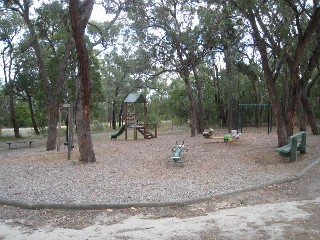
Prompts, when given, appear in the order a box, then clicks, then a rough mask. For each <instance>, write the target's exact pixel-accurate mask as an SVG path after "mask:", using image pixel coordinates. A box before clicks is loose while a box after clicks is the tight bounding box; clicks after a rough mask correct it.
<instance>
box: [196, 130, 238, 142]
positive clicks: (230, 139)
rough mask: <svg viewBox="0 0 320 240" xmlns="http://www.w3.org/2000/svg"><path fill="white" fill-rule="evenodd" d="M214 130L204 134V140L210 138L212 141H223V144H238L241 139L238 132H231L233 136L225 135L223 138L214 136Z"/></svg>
mask: <svg viewBox="0 0 320 240" xmlns="http://www.w3.org/2000/svg"><path fill="white" fill-rule="evenodd" d="M213 133H214V131H213V129H212V128H210V129H209V131H208V132H203V134H202V136H203V137H204V138H210V139H223V142H225V143H227V142H236V141H238V140H239V139H240V136H241V135H240V134H238V131H237V130H231V135H229V134H225V135H223V136H213Z"/></svg>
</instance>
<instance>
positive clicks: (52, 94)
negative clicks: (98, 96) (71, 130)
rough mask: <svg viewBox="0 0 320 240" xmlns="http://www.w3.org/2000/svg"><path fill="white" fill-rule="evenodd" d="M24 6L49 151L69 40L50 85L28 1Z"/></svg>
mask: <svg viewBox="0 0 320 240" xmlns="http://www.w3.org/2000/svg"><path fill="white" fill-rule="evenodd" d="M23 2H24V4H23V6H24V8H23V9H22V11H20V12H19V13H20V14H21V15H22V17H23V19H24V21H25V23H26V25H27V27H28V30H29V32H30V35H31V43H32V47H33V49H34V52H35V55H36V58H37V64H38V67H39V74H40V77H41V81H42V86H43V89H44V91H45V94H46V98H47V99H46V100H47V113H48V138H47V151H51V150H54V149H56V141H57V132H58V131H57V124H58V109H59V103H60V102H59V100H60V94H61V92H62V90H63V86H64V70H65V68H66V66H67V61H68V57H69V54H70V51H71V41H70V39H69V41H68V43H67V45H66V51H65V55H64V57H63V59H62V61H61V64H60V70H59V74H58V76H57V78H56V79H55V80H56V82H55V83H56V84H55V88H52V89H51V87H50V82H49V78H48V75H47V72H46V67H45V63H44V59H43V55H42V51H41V47H40V43H39V40H38V36H37V34H36V31H35V29H34V25H33V23H32V21H31V20H30V16H29V1H28V0H23Z"/></svg>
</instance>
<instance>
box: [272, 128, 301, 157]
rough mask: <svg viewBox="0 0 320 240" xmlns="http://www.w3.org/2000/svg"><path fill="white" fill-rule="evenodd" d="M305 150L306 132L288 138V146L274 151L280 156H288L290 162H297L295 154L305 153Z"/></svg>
mask: <svg viewBox="0 0 320 240" xmlns="http://www.w3.org/2000/svg"><path fill="white" fill-rule="evenodd" d="M306 150H307V134H306V132H304V131H302V132H297V133H295V134H293V135H292V136H290V137H289V139H288V144H286V145H284V146H282V147H279V148H277V149H276V152H279V153H280V154H282V155H285V156H290V161H291V162H294V161H296V160H297V152H298V151H299V152H300V154H303V153H306Z"/></svg>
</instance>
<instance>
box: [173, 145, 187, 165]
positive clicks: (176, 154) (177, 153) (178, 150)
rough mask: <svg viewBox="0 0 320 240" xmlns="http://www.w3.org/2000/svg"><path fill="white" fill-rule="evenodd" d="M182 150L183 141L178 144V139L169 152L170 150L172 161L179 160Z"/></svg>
mask: <svg viewBox="0 0 320 240" xmlns="http://www.w3.org/2000/svg"><path fill="white" fill-rule="evenodd" d="M183 150H184V141H182V144H178V141H177V142H176V146H174V147H173V148H172V149H171V152H172V157H171V159H172V160H173V161H174V162H178V161H179V160H181V154H182V152H183Z"/></svg>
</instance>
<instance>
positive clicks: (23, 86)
mask: <svg viewBox="0 0 320 240" xmlns="http://www.w3.org/2000/svg"><path fill="white" fill-rule="evenodd" d="M18 49H20V51H19V53H18V54H17V57H16V64H15V68H16V69H17V71H18V74H17V80H16V85H15V89H16V95H17V96H19V97H20V98H21V99H23V100H25V101H27V103H28V107H29V112H30V117H31V122H32V126H33V129H34V132H35V133H36V134H37V135H39V134H40V131H39V127H38V124H37V119H36V115H42V114H43V111H41V109H43V107H42V99H43V90H42V89H41V86H40V84H39V79H38V67H37V60H36V58H35V56H34V54H33V52H32V51H31V49H24V44H23V41H22V42H21V44H20V46H19V48H18ZM38 96H39V97H38ZM39 102H41V103H40V104H39ZM35 109H38V111H35ZM39 120H40V118H39ZM40 123H41V124H42V122H41V121H40Z"/></svg>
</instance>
